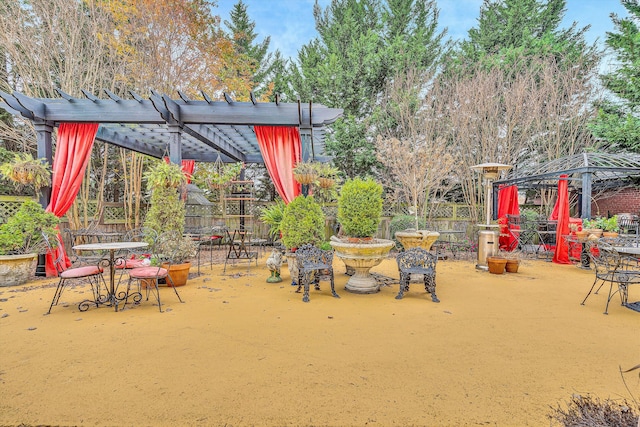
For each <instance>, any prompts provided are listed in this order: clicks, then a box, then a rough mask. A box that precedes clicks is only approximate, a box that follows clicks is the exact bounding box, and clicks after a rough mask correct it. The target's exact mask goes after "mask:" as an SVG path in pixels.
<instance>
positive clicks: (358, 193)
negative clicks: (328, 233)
mask: <svg viewBox="0 0 640 427" xmlns="http://www.w3.org/2000/svg"><path fill="white" fill-rule="evenodd" d="M337 219H338V222H339V223H340V227H341V232H342V233H343V234H344V236H346V237H345V238H338V237H335V236H332V239H331V246H332V247H333V249H334V250H335V251H336V256H337V257H338V258H340V259H341V260H342V261H343V262H344V263H345V265H346V266H347V268H348V269H349V268H351V269H353V271H354V274H353V275H352V276H351V277H350V278H349V280H348V281H347V285H346V286H345V289H346V290H348V291H350V292H355V293H374V292H378V291H379V290H380V285H379V284H378V282H377V281H376V280H375V279H374V278H373V276H372V275H371V274H370V273H369V270H370V269H371V268H372V267H375V266H376V265H378V264H380V263H381V262H382V260H383V259H384V258H386V256H387V254H388V253H389V251H390V250H391V248H392V247H393V246H394V242H393V240H387V239H374V238H373V236H374V235H375V234H376V232H377V231H378V226H379V224H380V220H381V219H382V186H381V185H380V184H378V183H377V182H375V181H374V180H372V179H361V178H355V179H351V180H347V181H346V182H345V183H344V185H343V186H342V190H341V192H340V196H339V197H338V214H337Z"/></svg>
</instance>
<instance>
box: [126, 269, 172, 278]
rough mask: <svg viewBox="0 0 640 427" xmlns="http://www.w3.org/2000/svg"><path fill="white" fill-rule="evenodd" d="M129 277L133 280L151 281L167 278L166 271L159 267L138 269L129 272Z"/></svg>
mask: <svg viewBox="0 0 640 427" xmlns="http://www.w3.org/2000/svg"><path fill="white" fill-rule="evenodd" d="M129 276H130V277H132V278H134V279H153V278H154V277H167V269H166V268H159V267H138V268H134V269H133V270H131V271H129Z"/></svg>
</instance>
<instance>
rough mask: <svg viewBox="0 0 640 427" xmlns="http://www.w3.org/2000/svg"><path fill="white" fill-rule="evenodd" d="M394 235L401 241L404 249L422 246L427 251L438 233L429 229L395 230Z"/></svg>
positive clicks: (438, 235)
mask: <svg viewBox="0 0 640 427" xmlns="http://www.w3.org/2000/svg"><path fill="white" fill-rule="evenodd" d="M395 237H396V239H398V241H399V242H400V243H402V246H403V247H404V250H405V251H408V250H409V249H411V248H422V249H424V250H425V251H428V250H430V249H431V245H433V243H434V242H435V241H436V240H438V237H440V233H438V232H437V231H429V230H417V231H396V234H395Z"/></svg>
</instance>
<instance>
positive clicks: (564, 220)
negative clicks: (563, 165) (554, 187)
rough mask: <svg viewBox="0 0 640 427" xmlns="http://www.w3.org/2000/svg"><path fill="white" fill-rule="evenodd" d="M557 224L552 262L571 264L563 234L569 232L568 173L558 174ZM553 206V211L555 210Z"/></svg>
mask: <svg viewBox="0 0 640 427" xmlns="http://www.w3.org/2000/svg"><path fill="white" fill-rule="evenodd" d="M556 207H557V215H558V226H557V228H556V248H555V252H554V253H553V262H555V263H556V264H571V261H569V247H568V245H567V242H566V239H565V238H564V237H563V236H566V235H568V234H569V183H568V175H565V174H563V175H560V179H559V180H558V200H557V201H556ZM556 207H554V209H553V210H554V212H555V211H556ZM551 215H552V216H553V213H552V214H551Z"/></svg>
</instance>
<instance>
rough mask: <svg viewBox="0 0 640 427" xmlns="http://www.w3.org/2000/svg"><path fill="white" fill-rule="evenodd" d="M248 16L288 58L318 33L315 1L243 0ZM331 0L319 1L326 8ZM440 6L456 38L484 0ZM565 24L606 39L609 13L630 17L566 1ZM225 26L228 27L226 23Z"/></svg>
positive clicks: (592, 1)
mask: <svg viewBox="0 0 640 427" xmlns="http://www.w3.org/2000/svg"><path fill="white" fill-rule="evenodd" d="M236 3H237V0H218V7H217V8H216V9H214V13H215V14H217V15H220V16H221V18H222V20H223V21H224V20H229V12H230V11H231V9H232V8H233V5H234V4H236ZM243 3H244V4H246V5H247V12H248V14H249V17H250V18H251V19H252V20H253V21H254V22H255V24H256V33H257V34H258V38H257V40H259V41H261V40H263V39H264V37H266V36H271V45H270V47H271V50H272V51H273V50H275V49H279V50H280V51H281V52H282V54H283V55H284V56H285V57H296V56H297V51H298V49H300V48H301V47H302V46H303V45H304V44H306V43H308V42H309V41H310V40H311V39H312V38H314V37H315V36H316V35H317V33H316V30H315V21H314V19H313V4H314V0H243ZM330 3H331V0H320V1H319V4H320V6H322V7H327V6H328V5H329V4H330ZM436 3H437V6H438V8H439V9H440V17H439V19H438V24H439V27H440V28H441V29H444V28H445V27H446V28H447V29H448V36H449V37H451V38H453V39H455V40H457V39H461V38H464V37H466V35H467V32H468V30H469V29H470V28H472V27H474V26H475V25H476V24H477V19H478V16H479V15H480V6H481V5H482V0H436ZM566 8H567V13H566V14H565V19H564V24H565V25H564V26H565V27H569V26H570V25H571V23H572V22H574V21H576V22H578V26H579V27H580V28H582V27H585V26H587V25H591V29H590V30H589V32H588V33H587V41H588V42H590V43H591V42H594V41H595V40H596V39H599V40H600V42H603V41H604V38H605V33H606V32H607V31H612V30H613V29H614V28H613V23H612V22H611V18H610V17H609V15H610V14H611V13H612V12H614V13H616V14H618V16H621V17H625V16H627V13H626V9H625V8H624V7H623V6H622V5H621V3H620V0H567V7H566ZM223 28H225V29H226V27H225V26H224V25H223Z"/></svg>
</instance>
